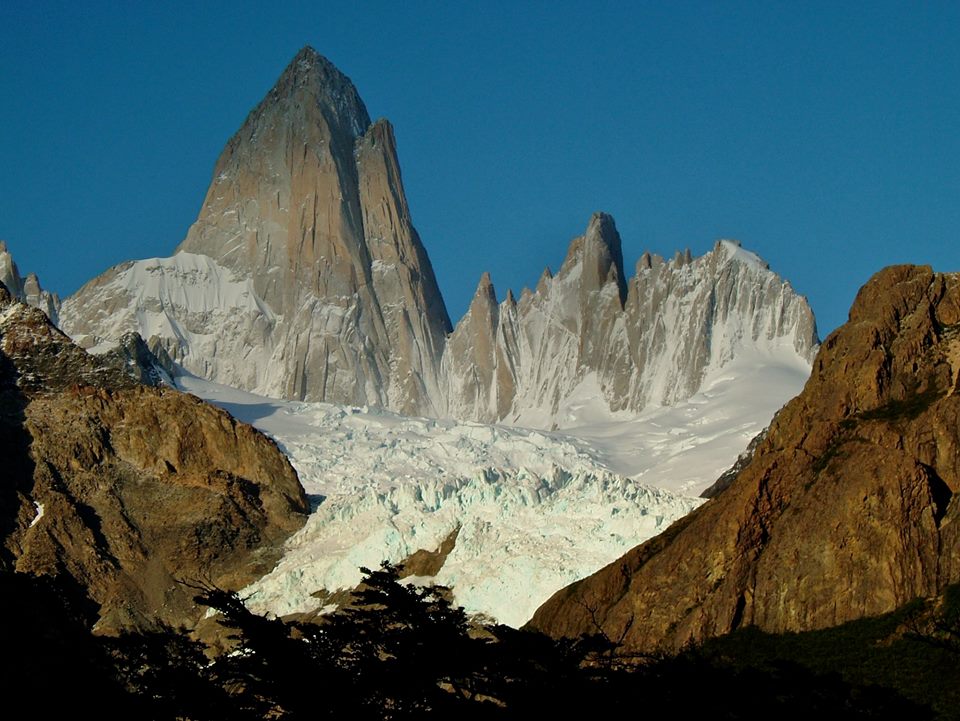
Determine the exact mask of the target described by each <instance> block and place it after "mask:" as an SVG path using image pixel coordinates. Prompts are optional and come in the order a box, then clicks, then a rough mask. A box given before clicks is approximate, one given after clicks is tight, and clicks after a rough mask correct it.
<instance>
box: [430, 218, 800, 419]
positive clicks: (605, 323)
mask: <svg viewBox="0 0 960 721" xmlns="http://www.w3.org/2000/svg"><path fill="white" fill-rule="evenodd" d="M817 343H818V339H817V332H816V325H815V323H814V319H813V314H812V312H811V311H810V307H809V306H808V305H807V302H806V300H805V299H804V298H803V297H802V296H800V295H798V294H797V293H796V292H794V290H793V289H792V288H791V287H790V284H789V283H786V282H784V281H782V280H781V279H780V278H779V277H778V276H777V275H776V274H774V273H773V272H771V271H770V270H769V268H768V267H767V265H766V264H765V263H763V261H761V260H760V259H759V258H758V257H757V256H755V255H754V254H752V253H749V252H747V251H745V250H743V249H742V248H740V246H739V244H737V243H734V242H732V241H719V242H718V243H717V244H716V246H715V247H714V248H713V250H711V251H710V252H709V253H707V254H706V255H704V256H702V257H699V258H692V257H691V255H690V252H689V251H687V252H686V253H685V254H680V253H678V254H677V256H676V257H675V258H674V259H673V260H671V261H666V260H664V259H663V258H661V257H659V256H656V255H650V254H649V253H646V254H644V255H643V257H642V258H641V259H640V260H639V261H638V262H637V265H636V271H635V274H634V276H633V277H632V278H630V279H629V280H628V279H627V277H626V274H625V272H624V268H623V256H622V252H621V244H620V235H619V234H618V233H617V229H616V227H615V225H614V221H613V218H611V217H610V216H609V215H606V214H604V213H596V214H594V216H593V217H592V218H591V220H590V223H589V225H588V227H587V230H586V232H585V233H584V235H582V236H580V237H578V238H576V239H574V241H573V242H572V243H571V245H570V249H569V251H568V253H567V257H566V259H565V260H564V262H563V265H562V266H561V268H560V271H559V272H558V273H557V274H556V275H555V276H554V275H552V274H551V273H550V272H549V270H547V271H545V272H544V274H543V277H542V278H541V279H540V282H539V283H538V285H537V288H536V290H534V291H529V290H525V291H524V292H523V293H522V294H521V296H520V299H519V301H518V300H516V299H515V298H514V297H513V295H512V293H508V294H507V297H506V299H505V300H504V301H503V302H502V303H499V304H498V303H497V300H496V294H495V292H494V289H493V285H492V282H491V280H490V277H489V276H488V275H486V274H484V276H483V278H482V279H481V281H480V285H479V286H478V288H477V292H476V294H475V296H474V298H473V301H472V303H471V305H470V308H469V310H468V312H467V314H466V316H465V317H464V318H463V319H462V320H461V321H460V322H459V323H458V324H457V327H456V329H455V330H454V332H453V334H452V335H451V336H450V338H449V340H448V342H447V346H446V350H445V353H444V356H443V365H442V370H443V373H442V377H443V379H444V381H445V382H446V383H447V385H446V398H445V400H446V404H447V405H446V407H447V413H448V414H449V415H450V416H452V417H456V418H470V419H475V420H481V421H486V422H496V421H507V422H512V423H519V424H521V425H529V426H534V427H544V426H547V427H549V426H550V425H553V426H554V427H556V426H558V425H559V426H560V427H567V426H571V425H576V423H577V422H578V421H579V420H580V419H579V418H577V416H576V415H575V414H573V415H571V408H570V400H571V399H575V398H578V397H579V396H584V395H586V396H599V397H600V398H601V399H602V401H603V404H604V406H605V408H606V409H607V410H609V411H611V412H613V413H616V412H618V411H627V412H629V413H631V414H636V413H638V412H640V411H641V410H643V409H644V408H646V407H649V406H659V405H672V404H674V403H676V402H678V401H681V400H685V399H687V398H689V397H691V396H692V395H693V394H694V393H696V392H697V390H698V389H699V388H700V385H701V382H702V380H703V378H704V376H705V375H706V373H707V372H708V370H709V369H711V368H719V367H722V366H723V365H725V364H726V363H729V362H730V361H732V360H733V359H734V358H735V357H736V356H738V355H742V354H744V353H754V354H760V355H762V356H764V357H765V359H766V360H768V361H770V360H773V361H779V362H783V363H785V364H788V365H789V364H809V363H810V362H811V360H812V357H813V354H814V353H815V352H816V349H817ZM581 422H582V421H581Z"/></svg>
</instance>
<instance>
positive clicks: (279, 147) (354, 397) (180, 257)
mask: <svg viewBox="0 0 960 721" xmlns="http://www.w3.org/2000/svg"><path fill="white" fill-rule="evenodd" d="M177 251H178V254H177V255H176V256H174V257H173V258H170V259H162V260H159V259H158V260H152V261H141V262H140V263H134V264H125V265H122V266H117V267H116V268H113V269H111V270H110V271H108V272H107V273H106V274H105V275H103V276H101V277H100V278H98V279H96V280H94V281H92V282H91V283H90V284H88V285H87V286H85V287H84V288H82V289H81V290H80V291H79V292H78V293H77V294H76V295H75V296H73V297H72V298H70V299H69V300H68V303H67V306H66V308H65V310H64V327H65V328H66V329H67V332H69V333H70V334H71V335H72V336H73V337H75V338H78V340H80V341H81V342H82V343H83V344H84V345H85V346H88V347H92V346H96V345H98V344H100V343H102V342H103V341H104V340H115V339H116V338H117V337H118V335H119V333H120V332H128V331H137V332H139V333H140V335H142V336H143V337H144V338H146V339H147V340H148V341H150V339H151V338H153V337H156V338H157V339H158V341H159V343H160V344H161V345H163V347H164V348H165V350H166V351H167V352H168V353H169V355H170V356H171V357H172V358H173V359H174V360H176V361H177V362H179V363H180V364H182V365H183V366H184V367H185V368H186V369H187V370H190V371H192V372H195V373H198V374H200V375H203V376H205V377H209V378H211V379H213V380H217V381H218V382H222V383H226V384H230V385H235V386H239V387H243V388H246V389H250V390H255V391H258V392H261V393H264V394H266V395H272V396H276V397H283V398H293V399H305V400H318V401H319V400H326V401H334V402H340V403H353V404H364V403H369V404H375V405H380V406H389V407H391V408H394V409H397V410H399V411H402V412H405V413H432V414H436V413H437V409H436V408H435V407H434V405H433V403H434V400H435V399H436V398H437V397H438V396H439V393H438V390H437V389H438V380H437V370H438V366H439V362H440V355H441V353H442V350H443V341H444V337H445V335H446V334H447V333H448V332H449V330H450V321H449V318H448V316H447V312H446V309H445V306H444V304H443V299H442V298H441V296H440V292H439V289H438V288H437V284H436V280H435V278H434V274H433V270H432V268H431V266H430V262H429V259H428V258H427V255H426V251H425V250H424V248H423V246H422V244H421V243H420V239H419V237H418V236H417V233H416V230H414V228H413V225H412V223H411V220H410V212H409V208H408V207H407V202H406V198H405V196H404V191H403V184H402V182H401V178H400V169H399V165H398V162H397V156H396V143H395V140H394V136H393V130H392V128H391V127H390V124H389V123H388V122H387V121H385V120H380V121H377V122H376V123H374V124H372V125H371V124H370V119H369V117H368V115H367V111H366V108H365V107H364V105H363V102H362V101H361V100H360V97H359V95H358V94H357V92H356V89H355V88H354V87H353V84H352V83H351V82H350V80H349V79H348V78H347V77H346V76H344V75H343V74H342V73H340V71H339V70H337V69H336V68H335V67H334V66H333V65H331V64H330V63H329V61H327V60H326V59H325V58H323V57H321V56H320V55H319V54H317V53H316V51H314V50H313V49H312V48H305V49H304V50H302V51H301V52H300V53H299V54H298V55H297V56H296V57H295V58H294V59H293V61H292V62H291V63H290V65H289V66H288V67H287V69H286V70H285V71H284V72H283V74H282V75H281V77H280V79H279V80H278V81H277V84H276V85H275V86H274V88H273V89H272V90H271V91H270V92H269V93H268V94H267V96H266V97H265V98H264V100H263V101H262V102H261V103H260V104H259V105H258V106H257V107H256V108H255V109H254V110H253V112H251V113H250V115H249V116H248V118H247V120H246V122H245V123H244V124H243V126H242V127H241V128H240V130H239V131H238V132H237V134H236V135H235V136H234V137H233V138H232V139H231V140H230V142H229V143H227V147H226V148H225V149H224V151H223V153H222V154H221V156H220V158H219V160H218V161H217V164H216V167H215V169H214V178H213V182H212V183H211V186H210V189H209V191H208V192H207V197H206V199H205V200H204V203H203V207H202V208H201V211H200V214H199V217H198V218H197V221H196V222H195V223H194V224H193V226H192V227H191V228H190V231H189V233H188V234H187V238H186V240H184V241H183V243H182V244H181V245H180V247H179V248H178V249H177ZM144 283H145V284H146V285H149V286H151V288H150V289H149V290H148V291H144V289H143V285H144ZM196 301H200V302H199V303H198V302H196ZM143 311H146V312H143Z"/></svg>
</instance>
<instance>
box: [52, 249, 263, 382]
mask: <svg viewBox="0 0 960 721" xmlns="http://www.w3.org/2000/svg"><path fill="white" fill-rule="evenodd" d="M78 306H82V308H80V307H78ZM81 311H82V312H81ZM61 316H62V319H61V327H62V328H63V330H64V331H65V332H66V333H68V334H69V335H71V336H72V337H73V339H74V340H75V341H76V342H77V343H78V344H79V345H80V346H81V347H84V348H88V349H90V350H91V351H93V352H103V351H106V350H109V349H111V348H113V347H114V346H115V345H116V343H117V341H118V340H119V339H120V338H122V337H123V336H124V334H126V333H128V332H131V331H133V332H137V333H139V334H140V336H141V337H143V338H144V339H145V340H146V341H147V342H148V344H150V345H151V347H153V345H154V344H156V345H159V347H161V348H163V349H164V350H165V351H166V352H167V353H168V354H169V355H170V357H171V358H175V359H176V360H177V361H178V362H179V364H180V365H181V366H183V367H184V368H186V369H187V370H188V371H190V372H191V373H195V374H197V375H200V376H206V377H227V378H231V379H234V382H235V383H236V384H237V385H244V386H247V387H253V388H256V387H260V386H263V385H265V384H267V383H268V382H269V377H268V369H269V368H270V358H271V355H272V354H273V351H274V342H273V341H274V333H275V327H276V317H275V316H274V314H273V313H272V312H271V310H270V308H269V307H267V305H266V304H265V303H264V302H263V301H262V300H261V299H260V298H259V297H258V296H257V293H256V291H255V289H254V287H253V282H252V281H251V280H250V279H249V278H244V277H242V276H239V275H238V274H237V273H235V272H234V271H232V270H229V269H227V268H224V267H222V266H220V265H219V264H217V263H216V262H214V261H213V260H212V259H211V258H209V257H207V256H205V255H197V254H195V253H177V254H176V255H175V256H173V257H172V258H151V259H149V260H138V261H135V262H131V263H124V264H123V265H120V266H117V267H116V268H113V269H112V270H111V271H110V272H108V273H105V274H103V275H101V276H100V277H98V278H96V279H94V280H92V281H90V282H89V283H87V285H86V286H84V288H83V289H81V292H80V293H78V294H77V295H74V296H71V297H70V298H68V299H67V300H66V302H65V303H64V304H63V307H62V313H61Z"/></svg>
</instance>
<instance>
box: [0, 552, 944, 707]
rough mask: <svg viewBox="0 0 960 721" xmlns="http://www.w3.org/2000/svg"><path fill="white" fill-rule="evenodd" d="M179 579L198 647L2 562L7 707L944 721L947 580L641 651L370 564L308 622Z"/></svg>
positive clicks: (1, 638)
mask: <svg viewBox="0 0 960 721" xmlns="http://www.w3.org/2000/svg"><path fill="white" fill-rule="evenodd" d="M194 590H195V592H197V593H198V597H199V599H200V600H202V601H203V602H205V603H208V604H213V605H214V606H215V607H217V608H218V610H220V611H221V612H222V614H223V615H222V616H221V622H222V623H223V624H224V625H226V626H227V627H228V628H229V629H230V630H232V632H233V634H234V636H235V639H234V643H235V646H234V648H233V650H232V651H231V652H230V653H229V654H226V655H223V656H220V657H219V658H215V659H213V660H212V661H211V660H209V659H208V657H207V656H206V655H205V652H206V651H207V649H205V648H204V646H203V645H202V644H200V643H198V642H195V641H193V640H190V639H189V638H188V637H187V636H186V635H184V634H183V633H182V632H176V631H174V630H172V629H166V630H161V631H155V632H151V633H127V634H123V635H120V636H117V637H103V636H94V635H92V634H91V633H90V630H89V629H90V627H91V625H92V623H93V622H94V621H95V620H96V618H97V608H96V604H93V603H92V602H90V601H89V599H86V598H85V597H84V594H83V592H82V591H81V590H80V589H79V588H78V587H77V586H75V585H73V584H71V583H70V582H69V580H68V579H67V580H64V581H54V580H52V579H49V578H37V577H33V576H30V575H26V574H12V573H3V574H0V597H2V598H4V599H7V600H6V601H5V605H6V612H5V613H4V619H3V622H2V625H0V647H2V648H4V649H5V651H6V653H5V656H6V661H7V663H6V665H7V671H6V673H5V674H4V686H5V693H6V696H7V700H8V701H7V703H8V704H12V703H13V702H14V701H15V702H16V703H17V704H18V705H19V704H27V705H29V706H30V707H31V711H32V715H33V716H35V717H38V718H55V717H61V716H63V715H64V714H70V715H75V714H76V713H77V712H83V713H91V712H92V713H95V714H96V715H97V716H98V717H99V718H142V719H198V720H199V719H262V718H277V719H306V718H311V719H313V718H328V717H337V718H343V717H349V718H351V719H403V718H423V717H434V718H458V719H459V718H468V719H469V718H478V719H487V718H490V719H514V718H517V719H520V718H540V717H543V716H545V715H546V716H549V715H553V714H556V715H561V714H562V715H564V716H567V715H569V714H570V713H571V712H572V711H579V710H589V712H590V713H591V714H617V715H622V714H629V715H631V716H634V715H640V714H642V713H647V712H649V713H659V712H661V711H664V710H667V711H674V712H677V713H681V714H682V715H683V716H685V717H687V716H692V715H699V714H705V715H707V716H708V717H709V718H711V719H769V718H804V719H808V718H810V716H811V714H821V715H826V716H825V717H826V718H854V719H856V718H864V719H887V718H890V719H893V718H897V719H906V718H909V719H924V718H940V719H950V718H956V709H957V696H958V692H957V689H958V688H960V684H958V683H957V682H958V680H960V678H958V663H957V662H958V660H960V651H958V647H957V646H956V645H955V643H956V638H955V637H952V636H951V629H952V630H956V628H957V626H956V624H955V619H956V614H957V608H958V605H957V603H956V599H957V597H958V595H960V594H958V593H957V592H956V589H953V590H952V591H951V594H948V596H947V602H946V603H945V604H944V605H942V606H941V607H935V606H933V605H930V604H923V603H915V604H912V605H911V606H910V607H907V608H905V609H902V610H901V611H899V612H898V613H897V614H892V615H889V616H887V617H884V618H879V619H873V620H870V621H860V622H857V623H854V624H847V625H846V626H842V627H839V628H837V629H832V630H830V631H821V632H812V633H804V634H789V635H769V634H762V633H760V632H757V631H753V630H750V629H745V630H743V631H740V632H738V633H736V634H733V635H731V636H727V637H724V638H720V639H716V640H714V641H712V642H710V643H709V644H707V645H706V646H703V647H699V648H688V649H686V650H684V651H682V652H681V653H679V654H677V655H675V656H643V657H637V656H634V657H626V656H624V655H622V654H621V653H620V650H619V649H618V648H617V644H616V643H615V642H611V640H610V639H605V638H603V637H597V636H595V637H592V638H582V639H579V640H577V641H555V640H551V639H549V638H547V637H545V636H542V635H539V634H536V633H533V632H529V631H515V630H512V629H509V628H504V627H488V628H477V627H471V626H470V625H469V624H468V623H467V619H466V617H465V616H464V614H463V613H462V611H461V610H460V609H457V608H454V607H452V606H451V605H450V604H449V603H448V602H447V601H446V600H445V596H444V594H443V593H442V591H436V592H435V591H432V590H425V589H417V588H413V587H409V586H404V585H401V584H400V583H399V582H398V571H397V569H396V568H393V567H389V566H385V567H383V568H381V569H379V570H377V571H372V572H371V571H368V572H367V574H366V579H365V585H364V586H362V587H361V589H360V590H359V591H357V592H356V594H355V596H354V599H353V602H352V604H351V605H350V606H349V607H347V608H343V609H341V610H339V611H337V612H335V613H333V614H331V615H330V616H328V617H326V620H325V621H324V623H323V624H322V625H315V624H311V623H301V622H289V621H282V620H277V619H266V618H264V617H260V616H257V615H254V614H251V613H249V612H248V611H246V609H245V608H244V607H243V605H242V603H239V601H238V599H237V597H236V596H235V595H234V594H231V593H229V592H224V591H219V590H217V589H213V588H205V589H201V588H197V589H194ZM935 621H940V622H942V626H943V627H942V628H939V629H938V628H937V627H936V626H935V623H934V622H935ZM951 624H953V625H951ZM11 662H12V663H11Z"/></svg>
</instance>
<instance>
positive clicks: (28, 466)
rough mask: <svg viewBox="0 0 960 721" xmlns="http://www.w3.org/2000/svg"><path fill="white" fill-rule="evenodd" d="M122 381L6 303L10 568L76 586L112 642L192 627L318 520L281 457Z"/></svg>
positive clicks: (223, 420) (0, 375)
mask: <svg viewBox="0 0 960 721" xmlns="http://www.w3.org/2000/svg"><path fill="white" fill-rule="evenodd" d="M141 343H142V341H141ZM140 352H141V353H146V352H148V351H146V350H145V349H141V351H140ZM126 366H127V364H126V362H123V363H120V362H111V360H110V359H108V358H98V357H94V356H91V355H90V354H88V353H86V352H85V351H83V350H81V349H80V348H79V347H77V346H76V345H74V344H73V343H72V342H71V341H70V340H69V339H68V338H67V337H66V336H65V335H63V334H62V333H61V332H60V331H59V330H57V329H56V328H55V327H54V326H52V325H51V324H50V322H49V320H48V318H47V316H46V315H45V314H44V313H43V312H41V311H39V310H37V309H35V308H32V307H30V306H28V305H26V304H24V303H21V302H18V301H16V300H15V299H14V298H13V297H12V296H11V294H10V293H9V292H8V291H7V290H6V288H3V287H0V426H2V433H0V446H2V454H3V458H4V467H5V473H4V483H3V485H2V488H0V538H2V547H0V567H2V568H3V570H6V571H17V572H20V573H30V574H35V575H49V576H61V577H63V576H66V577H69V578H71V579H73V581H75V582H76V583H77V584H79V586H80V587H81V588H83V589H84V590H85V592H86V593H87V594H89V596H90V597H91V598H92V599H93V600H94V601H95V602H96V603H97V604H99V606H100V610H99V618H100V620H99V622H98V625H97V628H98V630H100V631H103V632H111V631H117V630H120V629H128V628H139V629H145V628H153V627H155V626H156V625H157V624H158V623H165V624H170V625H174V626H178V625H181V624H187V625H192V624H193V623H195V622H196V621H197V619H198V616H199V614H200V613H201V610H200V609H198V608H197V606H196V605H195V604H194V603H193V601H192V598H193V595H194V593H195V591H194V590H193V589H192V588H191V587H190V586H191V585H196V584H200V585H204V584H214V585H217V586H220V587H223V588H234V589H236V588H240V587H242V586H243V585H244V584H246V583H249V582H250V581H251V580H253V579H255V578H257V577H259V576H260V575H262V574H263V573H265V572H266V571H267V570H269V569H270V568H271V566H272V565H273V563H275V561H276V560H277V558H278V557H279V549H280V546H281V545H282V543H283V541H284V540H285V539H286V538H287V537H288V536H289V535H290V534H291V533H293V532H294V531H295V530H297V529H298V528H299V527H300V526H301V525H302V524H303V522H304V520H305V517H306V516H305V514H306V513H307V511H308V504H307V501H306V498H305V496H304V493H303V489H302V487H301V486H300V483H299V481H298V480H297V476H296V474H295V473H294V471H293V469H292V468H291V467H290V464H289V463H288V462H287V460H286V458H285V457H284V456H283V454H282V453H280V451H279V450H278V449H277V447H276V445H275V444H274V443H273V442H272V441H270V440H268V439H267V438H266V437H265V436H263V435H261V434H260V433H259V432H257V431H256V430H254V429H253V428H251V427H250V426H247V425H244V424H242V423H238V422H237V421H235V420H234V419H232V418H231V417H230V416H228V415H227V414H226V413H224V412H223V411H220V410H218V409H215V408H213V407H212V406H209V405H207V404H206V403H203V402H202V401H200V400H199V399H197V398H194V397H192V396H188V395H186V394H182V393H179V392H176V391H173V390H170V389H168V388H154V387H150V386H147V385H142V384H141V383H139V382H138V381H136V380H135V379H134V377H133V375H135V374H133V375H132V374H131V372H130V370H129V369H128V368H127V367H126Z"/></svg>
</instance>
